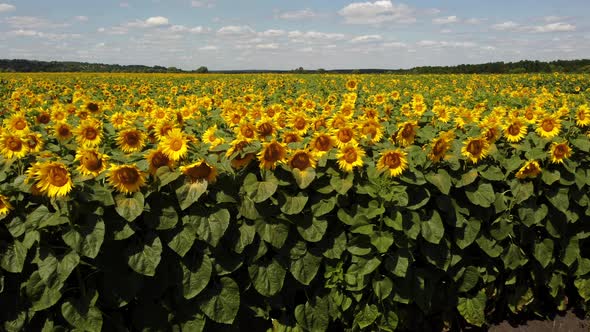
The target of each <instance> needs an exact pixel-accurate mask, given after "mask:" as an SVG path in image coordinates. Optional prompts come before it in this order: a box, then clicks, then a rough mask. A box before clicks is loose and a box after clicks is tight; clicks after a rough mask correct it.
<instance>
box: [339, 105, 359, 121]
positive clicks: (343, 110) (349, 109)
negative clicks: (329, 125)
mask: <svg viewBox="0 0 590 332" xmlns="http://www.w3.org/2000/svg"><path fill="white" fill-rule="evenodd" d="M354 108H355V107H354V103H350V102H344V103H342V105H341V106H340V110H339V111H338V115H342V116H344V117H345V118H347V119H350V118H352V117H353V115H354Z"/></svg>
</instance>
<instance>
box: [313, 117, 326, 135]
mask: <svg viewBox="0 0 590 332" xmlns="http://www.w3.org/2000/svg"><path fill="white" fill-rule="evenodd" d="M312 122H313V124H312V128H313V131H320V130H322V129H326V128H327V127H328V123H327V121H326V118H325V117H323V116H319V117H317V118H315V119H313V121H312Z"/></svg>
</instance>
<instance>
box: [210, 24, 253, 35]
mask: <svg viewBox="0 0 590 332" xmlns="http://www.w3.org/2000/svg"><path fill="white" fill-rule="evenodd" d="M255 33H256V31H254V29H252V28H251V27H250V26H248V25H228V26H224V27H221V28H220V29H219V30H217V34H218V35H220V36H244V35H252V34H255Z"/></svg>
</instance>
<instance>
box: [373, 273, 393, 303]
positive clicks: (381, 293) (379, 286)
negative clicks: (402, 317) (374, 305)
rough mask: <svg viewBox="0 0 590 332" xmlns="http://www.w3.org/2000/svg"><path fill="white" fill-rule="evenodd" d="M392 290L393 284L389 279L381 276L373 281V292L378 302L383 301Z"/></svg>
mask: <svg viewBox="0 0 590 332" xmlns="http://www.w3.org/2000/svg"><path fill="white" fill-rule="evenodd" d="M392 290H393V282H392V281H391V279H389V277H387V276H383V277H381V278H379V279H378V278H375V279H373V292H374V293H375V295H376V296H377V298H378V299H379V300H385V299H386V298H387V297H389V295H390V294H391V291H392Z"/></svg>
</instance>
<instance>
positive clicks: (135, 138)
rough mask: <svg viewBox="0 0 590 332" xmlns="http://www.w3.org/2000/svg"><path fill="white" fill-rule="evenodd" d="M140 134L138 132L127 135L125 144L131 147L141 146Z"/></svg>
mask: <svg viewBox="0 0 590 332" xmlns="http://www.w3.org/2000/svg"><path fill="white" fill-rule="evenodd" d="M139 141H140V140H139V134H138V133H137V132H134V131H132V132H128V133H126V134H125V143H127V145H130V146H137V145H138V144H139Z"/></svg>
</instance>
